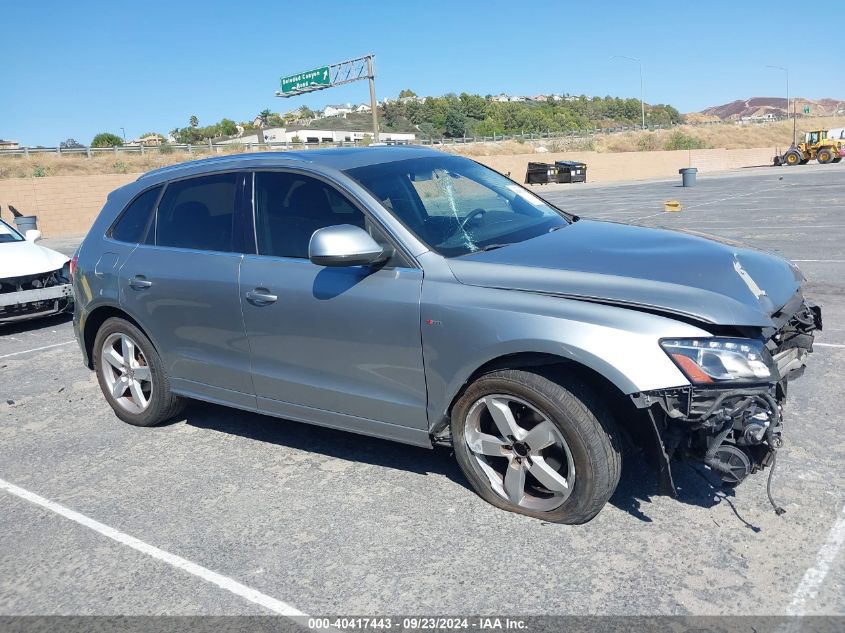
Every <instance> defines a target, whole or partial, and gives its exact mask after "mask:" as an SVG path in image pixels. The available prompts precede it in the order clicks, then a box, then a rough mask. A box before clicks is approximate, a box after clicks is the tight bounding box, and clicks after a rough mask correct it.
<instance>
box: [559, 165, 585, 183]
mask: <svg viewBox="0 0 845 633" xmlns="http://www.w3.org/2000/svg"><path fill="white" fill-rule="evenodd" d="M555 167H557V181H558V182H587V164H586V163H579V162H578V161H574V160H556V161H555Z"/></svg>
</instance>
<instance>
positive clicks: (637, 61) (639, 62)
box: [610, 55, 645, 129]
mask: <svg viewBox="0 0 845 633" xmlns="http://www.w3.org/2000/svg"><path fill="white" fill-rule="evenodd" d="M610 59H611V60H613V59H627V60H628V61H631V62H636V63H637V64H638V65H639V67H640V112H641V113H642V117H643V129H645V101H643V63H642V62H641V61H640V60H639V59H637V58H636V57H626V56H625V55H613V56H612V57H611V58H610Z"/></svg>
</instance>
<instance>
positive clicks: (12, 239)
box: [0, 220, 73, 324]
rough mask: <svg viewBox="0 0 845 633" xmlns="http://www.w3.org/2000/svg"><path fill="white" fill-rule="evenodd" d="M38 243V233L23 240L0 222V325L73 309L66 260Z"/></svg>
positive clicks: (30, 234) (28, 233)
mask: <svg viewBox="0 0 845 633" xmlns="http://www.w3.org/2000/svg"><path fill="white" fill-rule="evenodd" d="M39 239H41V231H27V232H26V237H24V236H22V235H21V234H20V233H18V232H17V231H16V230H15V229H13V228H12V227H11V226H9V225H8V224H6V223H5V222H4V221H3V220H0V324H2V323H9V322H11V321H21V320H23V319H33V318H36V317H42V316H50V315H52V314H59V313H60V312H64V311H65V310H67V309H69V308H72V307H73V286H72V285H71V283H70V260H69V259H68V258H67V257H65V256H64V255H62V254H61V253H57V252H56V251H53V250H50V249H49V248H45V247H43V246H39V245H38V244H36V243H35V242H36V241H37V240H39Z"/></svg>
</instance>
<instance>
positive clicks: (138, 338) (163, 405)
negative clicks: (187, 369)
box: [93, 317, 185, 426]
mask: <svg viewBox="0 0 845 633" xmlns="http://www.w3.org/2000/svg"><path fill="white" fill-rule="evenodd" d="M93 357H94V371H95V372H96V373H97V381H98V382H99V383H100V389H102V391H103V395H104V396H105V397H106V400H107V401H108V403H109V405H111V408H112V409H114V412H115V415H117V417H119V418H120V419H121V420H123V421H124V422H126V423H128V424H132V425H134V426H155V425H156V424H161V423H162V422H165V421H167V420H169V419H171V418H173V417H174V416H176V415H177V414H179V412H181V411H182V409H183V408H184V406H185V400H184V399H183V398H180V397H179V396H175V395H173V394H172V393H171V392H170V380H169V379H168V377H167V373H166V372H165V371H164V365H163V363H162V362H161V358H160V357H159V355H158V352H157V351H156V350H155V347H153V344H152V343H151V342H150V339H149V338H147V335H146V334H144V333H143V332H142V331H141V330H140V329H139V328H138V327H136V326H135V325H133V324H132V323H130V322H129V321H126V320H124V319H120V318H117V317H112V318H110V319H107V320H106V321H105V322H104V323H103V325H102V326H100V329H99V330H98V331H97V336H96V337H95V339H94V349H93Z"/></svg>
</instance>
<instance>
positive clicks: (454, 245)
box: [346, 157, 568, 257]
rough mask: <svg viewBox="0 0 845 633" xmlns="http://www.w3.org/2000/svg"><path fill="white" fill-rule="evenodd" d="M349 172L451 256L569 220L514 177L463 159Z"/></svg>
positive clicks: (491, 246)
mask: <svg viewBox="0 0 845 633" xmlns="http://www.w3.org/2000/svg"><path fill="white" fill-rule="evenodd" d="M346 173H347V174H348V175H349V176H351V177H352V178H354V179H355V180H357V181H358V182H359V183H361V185H363V186H364V187H366V188H367V189H369V190H370V192H372V193H373V195H374V196H375V197H376V198H378V199H379V200H380V201H381V203H382V204H383V205H384V206H385V207H386V208H387V209H388V210H390V211H391V212H392V213H394V214H395V215H396V216H397V217H398V218H399V219H400V220H401V221H402V222H403V223H404V224H405V226H407V227H408V228H409V229H410V230H411V231H413V232H414V234H415V235H416V236H417V237H418V238H419V239H421V240H422V241H423V242H425V243H426V244H427V245H428V246H429V247H430V248H431V249H432V250H434V251H436V252H438V253H440V254H441V255H444V256H446V257H458V256H461V255H467V254H470V253H475V252H478V251H484V250H492V249H494V248H500V247H503V246H507V245H508V244H513V243H515V242H522V241H525V240H528V239H531V238H532V237H537V236H538V235H542V234H544V233H548V232H549V231H553V230H555V229H557V228H560V227H562V226H566V225H567V223H568V222H567V220H566V217H565V216H564V215H563V214H562V213H561V212H560V211H558V210H557V209H555V208H554V207H552V206H551V205H549V204H547V203H546V202H544V201H543V200H542V199H540V198H538V197H537V196H535V195H534V194H533V193H531V192H530V191H528V190H526V189H524V188H523V187H521V186H520V185H518V184H516V183H515V182H513V181H512V180H510V179H509V178H507V177H505V176H503V175H501V174H499V173H497V172H494V171H492V170H490V169H488V168H486V167H483V166H482V165H479V164H477V163H472V162H467V161H466V160H462V159H459V158H452V157H443V158H440V157H437V158H418V159H411V160H404V161H398V162H395V163H391V164H377V165H368V166H366V167H358V168H355V169H350V170H348V171H347V172H346Z"/></svg>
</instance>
